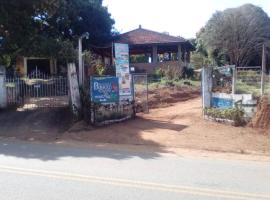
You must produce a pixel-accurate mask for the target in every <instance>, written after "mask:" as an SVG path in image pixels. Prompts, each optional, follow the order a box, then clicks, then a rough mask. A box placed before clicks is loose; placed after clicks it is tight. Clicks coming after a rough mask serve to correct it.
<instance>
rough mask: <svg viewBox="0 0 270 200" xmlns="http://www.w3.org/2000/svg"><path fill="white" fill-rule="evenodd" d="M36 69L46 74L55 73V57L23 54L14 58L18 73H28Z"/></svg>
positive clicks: (24, 74) (23, 74) (22, 74)
mask: <svg viewBox="0 0 270 200" xmlns="http://www.w3.org/2000/svg"><path fill="white" fill-rule="evenodd" d="M36 70H38V71H39V72H41V73H43V74H46V75H53V74H57V63H56V59H53V58H40V57H24V56H18V57H17V58H16V71H17V73H18V75H20V76H26V75H30V74H31V73H33V72H35V71H36Z"/></svg>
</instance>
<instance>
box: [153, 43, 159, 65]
mask: <svg viewBox="0 0 270 200" xmlns="http://www.w3.org/2000/svg"><path fill="white" fill-rule="evenodd" d="M152 56H153V60H152V63H157V62H158V53H157V46H156V45H154V46H153V48H152Z"/></svg>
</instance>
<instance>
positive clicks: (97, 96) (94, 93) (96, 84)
mask: <svg viewBox="0 0 270 200" xmlns="http://www.w3.org/2000/svg"><path fill="white" fill-rule="evenodd" d="M91 99H92V101H93V102H95V103H117V102H119V80H118V78H117V77H92V78H91Z"/></svg>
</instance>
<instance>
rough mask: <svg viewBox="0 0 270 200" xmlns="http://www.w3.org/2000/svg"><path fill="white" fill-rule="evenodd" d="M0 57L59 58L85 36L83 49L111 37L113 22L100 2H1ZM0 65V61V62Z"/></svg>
mask: <svg viewBox="0 0 270 200" xmlns="http://www.w3.org/2000/svg"><path fill="white" fill-rule="evenodd" d="M0 13H1V15H0V54H1V55H14V56H16V55H18V54H19V55H25V56H27V55H29V56H52V57H55V56H60V57H63V52H74V51H73V50H70V51H63V48H67V47H69V48H74V46H76V45H77V43H76V42H77V39H78V37H79V36H81V35H82V34H83V33H85V32H89V34H90V39H89V40H88V42H87V44H88V45H86V47H89V46H91V45H103V44H105V43H107V42H108V41H110V40H111V38H112V36H113V31H112V30H113V24H114V20H113V19H112V18H111V15H110V13H108V10H107V8H106V7H104V6H102V0H27V1H25V0H1V2H0ZM0 61H1V58H0Z"/></svg>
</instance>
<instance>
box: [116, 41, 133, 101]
mask: <svg viewBox="0 0 270 200" xmlns="http://www.w3.org/2000/svg"><path fill="white" fill-rule="evenodd" d="M114 49H115V68H116V76H117V77H118V78H119V94H120V99H125V98H126V99H129V100H131V99H132V90H131V82H132V81H131V75H130V73H129V47H128V44H120V43H115V44H114Z"/></svg>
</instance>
